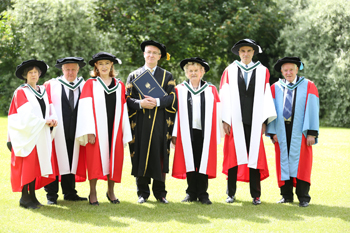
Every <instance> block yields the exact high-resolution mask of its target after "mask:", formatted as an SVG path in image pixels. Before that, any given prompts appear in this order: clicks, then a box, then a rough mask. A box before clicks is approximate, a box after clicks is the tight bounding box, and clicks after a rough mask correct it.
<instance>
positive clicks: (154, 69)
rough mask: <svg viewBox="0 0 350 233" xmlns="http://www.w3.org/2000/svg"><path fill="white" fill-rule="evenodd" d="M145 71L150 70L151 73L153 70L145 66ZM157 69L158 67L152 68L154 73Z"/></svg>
mask: <svg viewBox="0 0 350 233" xmlns="http://www.w3.org/2000/svg"><path fill="white" fill-rule="evenodd" d="M145 69H146V70H149V71H150V70H151V68H149V67H148V66H147V65H145ZM156 69H157V66H155V67H153V68H152V70H153V72H155V71H156Z"/></svg>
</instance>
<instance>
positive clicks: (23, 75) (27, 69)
mask: <svg viewBox="0 0 350 233" xmlns="http://www.w3.org/2000/svg"><path fill="white" fill-rule="evenodd" d="M32 69H36V70H37V71H38V72H39V77H40V75H41V70H40V69H39V67H37V66H28V67H27V68H25V69H24V70H23V73H22V77H23V78H24V79H27V74H28V72H29V71H31V70H32Z"/></svg>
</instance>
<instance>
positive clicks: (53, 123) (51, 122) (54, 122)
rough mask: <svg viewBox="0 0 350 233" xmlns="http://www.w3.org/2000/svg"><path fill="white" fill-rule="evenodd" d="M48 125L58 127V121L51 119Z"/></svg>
mask: <svg viewBox="0 0 350 233" xmlns="http://www.w3.org/2000/svg"><path fill="white" fill-rule="evenodd" d="M46 124H47V125H48V126H49V127H56V126H57V121H56V120H55V119H49V120H46Z"/></svg>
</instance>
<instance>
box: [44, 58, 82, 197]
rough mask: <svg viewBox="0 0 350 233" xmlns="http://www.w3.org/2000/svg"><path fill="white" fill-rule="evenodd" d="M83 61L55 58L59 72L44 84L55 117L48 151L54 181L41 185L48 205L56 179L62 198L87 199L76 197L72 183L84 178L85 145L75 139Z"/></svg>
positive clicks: (56, 195)
mask: <svg viewBox="0 0 350 233" xmlns="http://www.w3.org/2000/svg"><path fill="white" fill-rule="evenodd" d="M85 64H86V63H85V62H84V59H83V58H81V57H65V58H60V59H57V61H56V65H55V67H56V68H59V69H61V70H62V71H63V75H62V76H60V77H57V78H53V79H51V80H49V81H47V82H45V83H44V86H45V87H46V91H47V93H48V95H49V96H50V98H51V100H52V103H53V105H54V107H55V110H56V113H57V117H58V125H57V130H56V135H55V139H54V142H53V150H52V159H53V160H54V163H55V166H54V173H55V174H56V181H54V182H52V183H51V184H49V185H46V186H45V191H46V192H47V194H46V197H47V203H48V204H57V198H58V189H59V181H61V187H62V193H63V194H64V200H68V201H85V200H87V198H85V197H80V196H79V195H78V194H77V190H76V188H75V182H83V181H85V180H86V161H85V147H83V146H80V145H79V144H78V143H76V142H75V130H76V123H77V112H78V107H79V96H80V93H81V91H82V89H83V86H84V83H85V81H84V79H83V77H78V76H77V75H78V72H79V69H80V68H82V67H84V66H85Z"/></svg>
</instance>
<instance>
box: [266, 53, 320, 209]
mask: <svg viewBox="0 0 350 233" xmlns="http://www.w3.org/2000/svg"><path fill="white" fill-rule="evenodd" d="M274 68H275V70H276V71H279V72H282V75H283V76H284V78H285V79H283V80H282V79H280V80H279V81H278V82H276V83H275V84H273V85H272V87H271V91H272V96H273V98H274V102H275V106H276V111H277V119H276V120H274V121H273V122H272V123H271V124H269V125H268V127H267V130H266V133H267V134H268V135H270V136H271V138H272V141H273V142H274V144H275V152H276V173H277V180H278V186H279V187H280V189H281V195H282V199H281V200H280V201H278V203H291V202H293V186H295V187H296V195H297V197H298V199H299V206H300V207H307V206H308V205H309V202H310V200H311V197H310V195H309V190H310V184H311V168H312V154H313V153H312V145H314V144H316V143H317V141H318V133H319V98H318V91H317V88H316V86H315V84H314V83H313V82H311V81H310V80H307V79H305V78H304V77H299V76H297V73H298V71H299V70H302V69H303V63H302V62H301V60H300V58H298V57H284V58H282V59H279V60H278V61H277V62H276V64H275V66H274Z"/></svg>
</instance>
